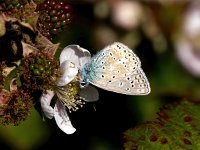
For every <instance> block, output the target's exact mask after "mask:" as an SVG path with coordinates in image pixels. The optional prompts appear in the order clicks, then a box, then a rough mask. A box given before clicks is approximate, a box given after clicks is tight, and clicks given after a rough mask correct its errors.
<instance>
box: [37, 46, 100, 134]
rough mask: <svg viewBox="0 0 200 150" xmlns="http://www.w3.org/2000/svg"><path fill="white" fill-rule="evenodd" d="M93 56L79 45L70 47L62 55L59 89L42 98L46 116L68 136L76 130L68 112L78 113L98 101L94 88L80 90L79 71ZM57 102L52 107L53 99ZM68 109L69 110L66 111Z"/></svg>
mask: <svg viewBox="0 0 200 150" xmlns="http://www.w3.org/2000/svg"><path fill="white" fill-rule="evenodd" d="M90 58H91V55H90V53H89V51H87V50H86V49H83V48H81V47H80V46H78V45H69V46H67V47H66V48H64V50H63V51H62V52H61V54H60V71H61V73H62V76H61V77H60V78H59V79H58V80H57V88H56V89H55V90H54V91H53V90H46V91H45V92H43V94H42V95H41V97H40V102H41V107H42V110H43V113H44V115H45V116H46V117H47V118H49V119H52V118H53V117H54V118H55V121H56V123H57V125H58V127H59V128H60V129H61V130H62V131H64V132H65V133H67V134H73V133H74V132H75V131H76V129H75V128H74V127H73V126H72V123H71V121H70V119H69V116H68V113H67V110H68V111H69V112H72V111H76V110H78V109H79V108H80V107H82V106H83V105H84V104H85V101H87V102H94V101H97V100H98V97H99V95H98V91H97V90H96V89H95V88H94V87H92V86H87V87H86V88H80V83H79V78H78V71H79V69H80V68H81V66H83V65H84V64H85V63H86V62H87V61H89V60H90ZM54 96H56V98H57V100H56V103H55V105H54V106H53V107H52V106H51V101H52V99H53V97H54ZM66 108H67V110H66Z"/></svg>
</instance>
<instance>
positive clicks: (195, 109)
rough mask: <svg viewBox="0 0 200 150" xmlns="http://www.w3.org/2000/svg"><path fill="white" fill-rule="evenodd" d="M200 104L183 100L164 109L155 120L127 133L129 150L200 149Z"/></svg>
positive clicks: (126, 143)
mask: <svg viewBox="0 0 200 150" xmlns="http://www.w3.org/2000/svg"><path fill="white" fill-rule="evenodd" d="M199 114H200V104H199V103H198V104H197V103H193V102H189V101H186V100H184V101H181V102H180V103H174V104H170V105H167V106H165V107H163V108H161V109H160V112H159V113H158V116H159V117H158V118H157V120H155V121H152V122H147V123H144V124H142V125H139V126H137V127H135V128H132V129H129V130H127V131H126V132H125V133H124V139H125V144H124V149H125V150H134V149H137V150H140V149H148V150H151V149H152V150H173V149H176V150H179V149H180V150H188V149H192V150H198V149H199V148H200V117H199Z"/></svg>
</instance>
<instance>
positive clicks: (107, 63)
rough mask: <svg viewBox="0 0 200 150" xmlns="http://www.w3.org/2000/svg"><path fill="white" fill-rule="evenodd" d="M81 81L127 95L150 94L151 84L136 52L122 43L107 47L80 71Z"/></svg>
mask: <svg viewBox="0 0 200 150" xmlns="http://www.w3.org/2000/svg"><path fill="white" fill-rule="evenodd" d="M80 74H81V80H82V82H83V83H86V84H89V83H91V84H93V85H95V86H97V87H99V88H102V89H105V90H108V91H113V92H117V93H122V94H127V95H146V94H149V93H150V86H149V82H148V80H147V78H146V76H145V74H144V72H143V70H142V69H141V62H140V60H139V58H138V57H137V56H136V54H134V52H133V51H132V50H131V49H129V48H128V47H127V46H125V45H123V44H122V43H119V42H115V43H113V44H112V45H109V46H107V47H105V48H104V49H103V50H101V51H100V52H98V53H97V54H96V55H95V56H93V57H92V58H91V60H90V61H89V62H87V63H86V64H85V65H84V66H83V68H82V69H81V71H80Z"/></svg>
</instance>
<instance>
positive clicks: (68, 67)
mask: <svg viewBox="0 0 200 150" xmlns="http://www.w3.org/2000/svg"><path fill="white" fill-rule="evenodd" d="M60 69H61V72H63V75H62V77H60V78H59V79H58V81H57V86H64V85H66V84H68V83H69V82H71V81H72V80H73V79H74V78H75V77H76V75H77V74H78V68H77V67H76V65H75V64H73V63H71V62H70V61H68V60H66V61H64V62H63V63H62V64H61V66H60Z"/></svg>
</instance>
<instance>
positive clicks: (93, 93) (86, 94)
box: [79, 85, 99, 102]
mask: <svg viewBox="0 0 200 150" xmlns="http://www.w3.org/2000/svg"><path fill="white" fill-rule="evenodd" d="M79 95H80V96H81V97H83V98H85V101H87V102H95V101H97V100H98V99H99V92H98V91H97V89H96V88H95V87H93V86H91V85H88V86H86V87H84V88H82V89H81V91H80V92H79Z"/></svg>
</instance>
